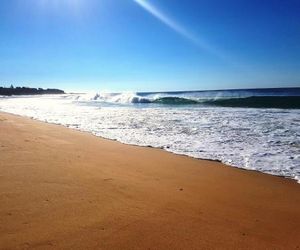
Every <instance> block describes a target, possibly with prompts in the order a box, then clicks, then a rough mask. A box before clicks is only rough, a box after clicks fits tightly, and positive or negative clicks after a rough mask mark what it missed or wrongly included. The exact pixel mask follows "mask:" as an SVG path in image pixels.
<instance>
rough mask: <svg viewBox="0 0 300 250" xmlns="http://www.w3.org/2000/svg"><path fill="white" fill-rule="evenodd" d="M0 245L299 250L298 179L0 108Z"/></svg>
mask: <svg viewBox="0 0 300 250" xmlns="http://www.w3.org/2000/svg"><path fill="white" fill-rule="evenodd" d="M0 133H1V134H0V146H1V147H0V150H1V151H0V156H1V162H0V180H1V182H0V187H1V188H0V190H1V191H0V192H1V193H0V194H1V196H0V203H1V204H2V205H1V207H0V213H1V215H2V216H1V219H0V225H1V226H0V243H1V244H0V248H1V249H2V248H3V249H24V248H25V249H26V248H38V249H39V248H40V249H45V248H46V249H47V248H52V249H53V248H59V249H66V248H72V249H73V248H75V249H83V248H84V249H93V248H98V249H217V248H219V249H220V248H222V249H298V248H300V240H299V239H300V186H299V184H297V183H296V181H294V180H291V179H286V178H281V177H277V176H272V175H268V174H263V173H260V172H257V171H245V170H243V169H239V168H235V167H228V166H226V165H224V164H222V163H219V162H214V161H210V160H199V159H195V158H190V157H187V156H182V155H176V154H172V153H169V152H166V151H164V150H161V149H156V148H148V147H140V146H133V145H125V144H122V143H120V142H117V141H113V140H109V139H104V138H100V137H95V136H93V135H91V134H88V133H85V132H80V131H78V130H73V129H68V128H65V127H63V126H60V125H54V124H49V123H43V122H40V121H36V120H32V119H30V118H25V117H21V116H16V115H11V114H7V113H2V112H0Z"/></svg>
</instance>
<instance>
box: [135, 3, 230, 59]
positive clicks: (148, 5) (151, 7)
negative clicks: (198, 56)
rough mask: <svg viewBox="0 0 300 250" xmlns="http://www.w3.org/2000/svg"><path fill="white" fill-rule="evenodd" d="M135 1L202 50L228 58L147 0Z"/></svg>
mask: <svg viewBox="0 0 300 250" xmlns="http://www.w3.org/2000/svg"><path fill="white" fill-rule="evenodd" d="M133 1H134V2H135V3H137V4H138V5H139V6H140V7H142V8H143V9H144V10H146V11H147V12H148V13H150V14H151V15H153V16H154V17H156V18H157V19H158V20H160V21H161V22H162V23H163V24H165V25H166V26H168V27H169V28H171V29H172V30H173V31H175V32H176V33H178V34H179V35H181V36H182V37H184V38H185V39H187V40H189V41H190V42H191V43H193V44H194V45H196V46H197V47H199V48H200V49H202V50H205V51H208V52H209V53H211V54H213V55H215V56H217V57H219V58H221V59H223V60H226V61H227V60H228V56H226V55H225V54H224V53H221V52H220V51H218V50H217V49H216V48H214V47H213V46H211V45H210V44H208V43H207V42H205V41H204V40H201V39H200V38H198V37H196V36H195V35H193V34H192V33H190V32H189V31H187V30H186V29H185V28H184V27H183V26H182V25H180V24H179V23H177V22H176V21H174V20H173V19H171V18H170V17H168V16H167V15H166V14H165V13H163V12H162V11H161V10H159V9H158V8H157V7H156V6H154V5H153V4H151V3H150V2H149V1H146V0H133Z"/></svg>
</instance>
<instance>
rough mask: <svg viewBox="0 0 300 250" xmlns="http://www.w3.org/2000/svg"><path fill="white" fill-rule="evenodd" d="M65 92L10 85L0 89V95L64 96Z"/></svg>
mask: <svg viewBox="0 0 300 250" xmlns="http://www.w3.org/2000/svg"><path fill="white" fill-rule="evenodd" d="M64 93H65V92H64V91H63V90H60V89H42V88H29V87H14V86H13V85H11V86H10V87H9V88H5V87H0V95H6V96H11V95H44V94H64Z"/></svg>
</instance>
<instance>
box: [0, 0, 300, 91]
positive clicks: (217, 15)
mask: <svg viewBox="0 0 300 250" xmlns="http://www.w3.org/2000/svg"><path fill="white" fill-rule="evenodd" d="M299 13H300V2H299V1H298V0H286V1H279V0H278V1H277V0H251V1H250V0H226V1H224V0H210V1H207V0H206V1H203V0H185V1H181V0H148V1H146V0H26V1H25V0H1V2H0V38H1V39H0V85H10V84H14V85H26V86H34V87H55V88H62V89H66V90H67V91H90V90H97V91H101V90H106V91H163V90H201V89H226V88H256V87H288V86H291V87H292V86H300V14H299Z"/></svg>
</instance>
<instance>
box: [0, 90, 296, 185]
mask: <svg viewBox="0 0 300 250" xmlns="http://www.w3.org/2000/svg"><path fill="white" fill-rule="evenodd" d="M0 110H1V111H4V112H9V113H13V114H17V115H21V116H26V117H30V118H33V119H37V120H40V121H45V122H49V123H55V124H61V125H63V126H66V127H69V128H73V129H78V130H81V131H86V132H89V133H92V134H94V135H96V136H100V137H104V138H108V139H112V140H117V141H120V142H122V143H126V144H133V145H139V146H150V147H155V148H161V149H164V150H166V151H170V152H173V153H175V154H182V155H187V156H191V157H195V158H199V159H209V160H217V161H221V162H223V163H225V164H228V165H230V166H233V167H238V168H243V169H248V170H256V171H261V172H264V173H268V174H272V175H278V176H283V177H287V178H292V179H295V180H297V181H298V182H300V88H280V89H243V90H214V91H176V92H140V93H132V92H124V93H89V94H63V95H42V96H12V97H1V98H0ZM162 167H163V166H162ZM183 171H184V170H183Z"/></svg>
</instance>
